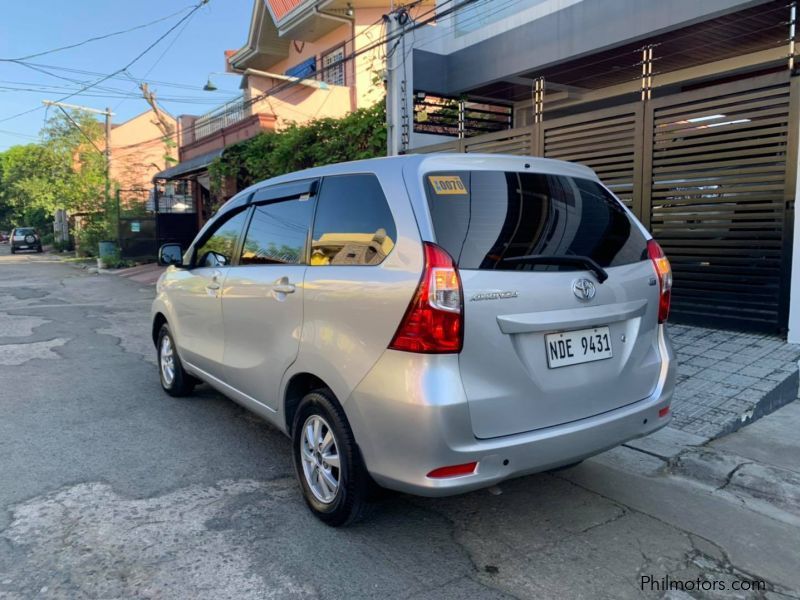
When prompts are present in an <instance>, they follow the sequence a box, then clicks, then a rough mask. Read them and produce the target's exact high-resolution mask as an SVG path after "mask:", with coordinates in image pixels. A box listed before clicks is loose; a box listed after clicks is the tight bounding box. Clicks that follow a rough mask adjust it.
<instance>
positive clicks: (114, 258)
mask: <svg viewBox="0 0 800 600" xmlns="http://www.w3.org/2000/svg"><path fill="white" fill-rule="evenodd" d="M103 264H104V265H105V268H106V269H125V268H127V267H133V266H134V265H135V264H136V263H135V262H133V261H132V260H128V259H125V258H122V257H121V256H120V252H119V248H117V249H115V250H114V252H112V253H111V254H110V255H108V256H105V257H103Z"/></svg>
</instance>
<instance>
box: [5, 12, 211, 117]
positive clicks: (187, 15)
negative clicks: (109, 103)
mask: <svg viewBox="0 0 800 600" xmlns="http://www.w3.org/2000/svg"><path fill="white" fill-rule="evenodd" d="M208 2H209V0H200V2H199V3H198V4H196V5H195V6H194V7H193V8H192V9H191V11H190V12H189V13H188V14H186V15H184V16H183V17H181V18H180V19H179V20H178V22H177V23H175V24H174V25H173V26H172V27H170V28H169V29H167V31H166V32H164V33H163V34H162V35H160V36H159V37H158V38H157V39H156V40H155V41H154V42H153V43H151V44H150V45H149V46H147V47H146V48H145V49H144V50H142V51H141V52H140V53H139V54H137V55H136V56H135V57H134V58H133V60H131V61H129V62H128V63H127V64H126V65H125V66H124V67H122V68H121V69H117V70H116V71H114V72H113V73H110V74H108V75H104V76H103V77H101V78H100V79H98V80H97V81H94V82H92V83H88V84H86V85H84V86H83V87H82V88H81V89H80V90H78V91H77V92H72V93H70V94H67V95H66V96H64V97H63V98H59V99H58V100H56V102H62V101H64V100H67V99H69V98H72V97H73V96H77V95H78V94H80V93H81V92H85V91H86V90H88V89H90V88H93V87H95V86H97V85H99V84H101V83H103V82H104V81H107V80H108V79H111V78H112V77H113V76H114V75H118V74H120V73H122V72H124V71H127V70H128V69H129V68H130V67H131V66H133V65H134V64H135V63H136V62H138V61H139V60H140V59H141V58H142V57H143V56H144V55H145V54H147V53H148V52H150V50H152V49H153V48H154V47H155V46H156V45H158V43H159V42H161V41H162V40H163V39H164V38H166V37H167V36H168V35H169V34H171V33H172V32H173V31H175V29H177V28H178V27H180V26H181V25H182V24H183V22H184V21H186V20H187V19H189V18H191V16H192V15H193V14H194V13H195V12H197V11H198V10H200V8H201V7H203V6H205V5H206V4H208ZM40 108H41V107H40V106H37V107H34V108H31V109H29V110H25V111H22V112H20V113H17V114H15V115H12V116H10V117H6V118H4V119H0V123H4V122H6V121H10V120H12V119H16V118H17V117H21V116H23V115H26V114H29V113H32V112H34V111H37V110H39V109H40Z"/></svg>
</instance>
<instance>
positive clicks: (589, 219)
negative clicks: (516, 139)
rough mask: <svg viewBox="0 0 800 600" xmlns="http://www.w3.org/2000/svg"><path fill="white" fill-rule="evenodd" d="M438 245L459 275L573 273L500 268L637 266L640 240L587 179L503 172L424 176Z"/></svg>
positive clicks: (642, 250)
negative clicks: (566, 260) (539, 259)
mask: <svg viewBox="0 0 800 600" xmlns="http://www.w3.org/2000/svg"><path fill="white" fill-rule="evenodd" d="M425 189H426V193H427V198H428V206H429V209H430V214H431V219H432V221H433V227H434V232H435V234H436V239H437V242H438V243H439V245H441V246H442V247H443V248H444V249H445V250H447V251H448V252H449V253H450V255H451V256H453V258H454V259H455V260H456V263H457V264H458V266H459V267H460V268H462V269H486V270H508V271H512V270H519V271H521V270H575V269H580V268H581V267H577V266H563V265H561V266H556V265H551V264H531V263H526V262H524V261H523V262H519V261H516V262H515V261H507V260H506V259H511V258H514V257H521V256H531V255H534V256H587V257H589V258H591V259H593V260H594V261H596V262H597V263H598V264H599V265H600V266H601V267H615V266H619V265H625V264H630V263H634V262H638V261H640V260H644V259H645V258H646V254H647V240H646V239H645V237H644V236H643V235H642V233H641V231H640V230H639V228H638V227H637V226H636V225H635V224H634V223H633V222H631V220H630V219H629V218H628V215H627V213H626V212H625V210H624V209H623V208H622V206H621V205H620V203H619V202H618V201H617V200H616V199H615V198H614V197H613V196H612V195H611V194H610V193H609V192H608V191H606V190H605V188H603V187H602V186H601V185H600V184H598V183H597V182H595V181H592V180H589V179H580V178H575V177H564V176H561V175H545V174H540V173H518V172H504V171H459V172H448V173H429V174H427V175H425Z"/></svg>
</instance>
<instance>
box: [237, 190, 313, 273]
mask: <svg viewBox="0 0 800 600" xmlns="http://www.w3.org/2000/svg"><path fill="white" fill-rule="evenodd" d="M313 208H314V203H313V202H311V201H309V200H298V199H294V200H283V201H280V202H272V203H270V204H262V205H259V206H256V207H255V208H254V209H253V218H252V219H251V220H250V226H249V227H248V229H247V236H246V237H245V239H244V244H243V245H242V256H241V257H240V259H239V264H240V265H275V264H278V265H296V264H299V263H302V262H303V261H304V259H305V247H306V240H307V238H308V228H309V226H310V224H311V213H312V211H313Z"/></svg>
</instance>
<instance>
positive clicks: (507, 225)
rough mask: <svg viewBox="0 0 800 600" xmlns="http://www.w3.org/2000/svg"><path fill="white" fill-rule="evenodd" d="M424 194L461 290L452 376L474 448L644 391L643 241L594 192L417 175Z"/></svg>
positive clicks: (547, 182)
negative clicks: (460, 333)
mask: <svg viewBox="0 0 800 600" xmlns="http://www.w3.org/2000/svg"><path fill="white" fill-rule="evenodd" d="M425 188H426V193H427V198H428V206H429V210H430V214H431V219H432V223H433V226H434V231H435V234H436V238H437V240H436V241H437V242H438V243H439V244H440V245H441V246H442V247H444V248H445V249H446V250H447V251H448V252H449V253H450V254H451V255H452V256H453V258H454V259H455V260H456V262H457V264H458V267H459V272H460V274H461V278H462V283H463V287H464V307H465V324H464V332H465V333H464V348H463V351H462V353H461V355H460V358H459V363H460V369H461V377H462V380H463V383H464V388H465V391H466V394H467V396H468V398H469V403H470V414H471V417H472V425H473V431H474V434H475V435H476V437H479V438H491V437H497V436H503V435H510V434H514V433H520V432H525V431H531V430H535V429H541V428H544V427H550V426H553V425H558V424H562V423H568V422H570V421H576V420H578V419H582V418H586V417H589V416H592V415H597V414H600V413H603V412H606V411H609V410H613V409H615V408H618V407H621V406H624V405H626V404H630V403H633V402H636V401H638V400H641V399H643V398H645V397H647V396H648V395H649V394H650V393H651V392H652V390H653V389H654V387H655V385H656V383H657V380H658V375H659V371H660V364H661V363H660V355H659V352H658V345H657V335H656V333H657V305H658V285H657V282H656V279H655V272H654V269H653V266H652V263H651V262H650V260H649V259H647V250H646V248H647V240H646V238H645V236H644V234H643V233H642V231H641V230H640V229H639V227H638V224H636V223H635V222H634V221H632V220H631V218H629V216H628V213H627V212H626V211H625V210H624V208H623V207H622V205H621V204H620V203H619V202H618V201H617V200H616V199H615V198H614V197H613V196H612V195H611V194H610V193H609V192H608V191H607V190H606V189H605V188H603V187H602V186H601V185H600V184H599V183H598V182H596V181H593V180H590V179H580V178H574V177H567V176H561V175H552V174H539V173H529V172H524V173H517V172H503V171H461V172H447V173H431V174H428V175H426V176H425ZM582 257H588V258H589V259H591V260H592V261H593V262H594V264H595V265H597V266H599V267H601V268H602V271H600V272H592V270H590V269H589V268H588V267H587V266H586V264H585V263H584V262H582V261H583V258H582ZM605 276H607V279H605V280H604V281H603V282H602V283H601V282H600V280H602V279H604V277H605Z"/></svg>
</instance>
